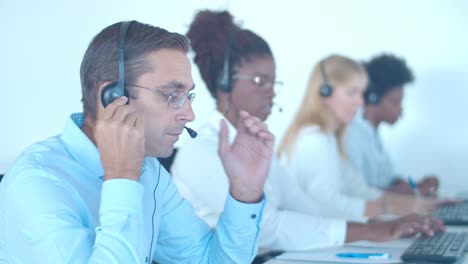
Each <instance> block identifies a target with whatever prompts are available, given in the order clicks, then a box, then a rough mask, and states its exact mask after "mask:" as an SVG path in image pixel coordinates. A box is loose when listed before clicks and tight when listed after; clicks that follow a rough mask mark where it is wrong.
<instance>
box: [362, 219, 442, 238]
mask: <svg viewBox="0 0 468 264" xmlns="http://www.w3.org/2000/svg"><path fill="white" fill-rule="evenodd" d="M368 228H369V234H370V237H369V239H368V240H370V241H375V242H384V241H389V240H397V239H400V238H402V237H408V236H414V235H416V234H419V233H423V234H425V235H428V236H433V235H434V234H435V233H437V232H440V231H445V226H444V224H443V223H442V221H440V220H438V219H436V218H434V217H432V216H427V215H426V216H424V215H416V214H412V215H408V216H405V217H402V218H399V219H396V220H392V221H378V220H376V221H369V222H368Z"/></svg>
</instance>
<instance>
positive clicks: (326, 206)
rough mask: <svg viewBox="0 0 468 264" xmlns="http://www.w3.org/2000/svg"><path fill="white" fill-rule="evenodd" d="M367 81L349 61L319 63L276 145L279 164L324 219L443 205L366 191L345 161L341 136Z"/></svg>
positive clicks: (362, 71)
mask: <svg viewBox="0 0 468 264" xmlns="http://www.w3.org/2000/svg"><path fill="white" fill-rule="evenodd" d="M367 82H368V77H367V74H366V71H365V69H364V68H363V66H362V65H360V64H359V63H357V62H355V61H353V60H352V59H349V58H346V57H343V56H339V55H332V56H329V57H327V58H325V59H323V60H322V61H320V62H319V63H318V64H317V65H316V66H315V67H314V69H313V71H312V74H311V76H310V80H309V83H308V87H307V91H306V94H305V96H304V99H303V101H302V104H301V106H300V108H299V110H298V112H297V114H296V116H295V118H294V120H293V122H292V124H291V125H290V127H289V128H288V130H287V132H286V134H285V137H284V139H283V141H282V142H281V144H280V147H279V150H278V156H279V157H280V159H281V162H282V164H283V165H284V166H285V167H286V169H287V170H288V171H289V173H290V177H291V180H292V181H293V182H294V183H295V184H297V185H298V186H299V187H300V188H301V189H302V190H303V191H304V192H305V193H306V194H307V196H308V197H310V199H311V200H312V202H313V203H314V204H315V205H316V206H317V210H318V211H319V212H320V214H321V215H323V216H330V217H343V218H345V219H348V220H363V219H365V218H366V217H375V216H378V215H381V214H387V213H388V214H394V215H407V214H410V213H426V212H428V211H431V210H433V209H434V208H435V207H437V206H438V204H440V203H442V202H444V201H440V200H436V199H418V198H414V197H411V196H398V195H395V194H390V193H386V192H383V191H381V190H379V189H377V188H374V187H370V186H368V185H367V183H366V182H365V181H364V179H363V177H361V176H360V175H359V173H358V172H357V171H356V170H355V169H354V168H353V167H352V166H351V165H350V163H349V162H348V159H347V157H346V155H345V153H344V148H343V134H344V131H345V129H346V126H347V124H348V123H349V122H350V121H351V120H352V119H353V117H354V115H355V113H356V111H357V110H358V109H359V108H360V107H361V106H362V104H363V98H362V95H363V92H364V89H365V87H366V86H367ZM305 210H307V209H306V208H305Z"/></svg>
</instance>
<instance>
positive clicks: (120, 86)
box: [101, 21, 133, 107]
mask: <svg viewBox="0 0 468 264" xmlns="http://www.w3.org/2000/svg"><path fill="white" fill-rule="evenodd" d="M132 23H133V21H127V22H122V24H121V26H120V38H119V39H120V40H119V53H118V60H119V79H118V81H115V82H111V83H110V84H108V85H106V86H105V87H104V88H103V89H102V92H101V102H102V105H103V106H104V107H107V106H108V105H109V104H110V103H112V102H113V101H114V100H115V99H117V98H119V97H121V96H127V97H128V92H127V90H126V89H125V35H127V31H128V28H129V27H130V25H131V24H132Z"/></svg>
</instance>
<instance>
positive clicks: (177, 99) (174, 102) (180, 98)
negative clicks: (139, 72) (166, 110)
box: [127, 84, 195, 109]
mask: <svg viewBox="0 0 468 264" xmlns="http://www.w3.org/2000/svg"><path fill="white" fill-rule="evenodd" d="M127 86H133V87H137V88H142V89H145V90H148V91H151V92H153V93H159V94H162V95H164V96H166V97H167V104H168V105H169V106H170V107H172V108H174V109H180V108H182V106H183V105H184V104H185V100H187V99H189V102H190V104H192V103H193V100H195V93H189V92H181V91H174V92H172V93H167V92H163V91H161V90H160V89H158V88H148V87H144V86H141V85H136V84H127Z"/></svg>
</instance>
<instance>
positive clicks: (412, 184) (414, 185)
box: [408, 177, 421, 197]
mask: <svg viewBox="0 0 468 264" xmlns="http://www.w3.org/2000/svg"><path fill="white" fill-rule="evenodd" d="M408 183H409V185H410V186H411V189H413V191H414V194H416V197H421V193H420V192H419V189H418V186H417V185H416V183H414V181H413V179H411V177H408Z"/></svg>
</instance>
